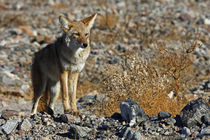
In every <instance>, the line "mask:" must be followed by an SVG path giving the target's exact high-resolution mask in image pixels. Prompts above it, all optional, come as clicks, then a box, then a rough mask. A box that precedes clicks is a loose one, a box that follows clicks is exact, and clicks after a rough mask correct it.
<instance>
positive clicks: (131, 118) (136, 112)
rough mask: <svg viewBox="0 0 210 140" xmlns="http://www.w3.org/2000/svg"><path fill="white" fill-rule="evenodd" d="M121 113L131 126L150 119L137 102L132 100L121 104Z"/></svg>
mask: <svg viewBox="0 0 210 140" xmlns="http://www.w3.org/2000/svg"><path fill="white" fill-rule="evenodd" d="M120 111H121V116H122V118H123V119H124V120H125V121H128V122H129V123H130V125H134V124H135V123H141V122H142V121H145V120H147V119H148V118H149V117H148V116H147V115H146V113H145V112H144V110H143V109H142V108H141V107H140V106H139V105H138V104H137V102H135V101H133V100H131V99H128V100H126V101H125V102H121V103H120Z"/></svg>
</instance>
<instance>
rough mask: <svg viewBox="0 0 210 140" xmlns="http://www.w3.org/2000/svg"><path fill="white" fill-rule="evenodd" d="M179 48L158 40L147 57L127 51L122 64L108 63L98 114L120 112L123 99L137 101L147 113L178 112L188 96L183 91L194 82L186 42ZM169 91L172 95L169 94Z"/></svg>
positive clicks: (106, 114)
mask: <svg viewBox="0 0 210 140" xmlns="http://www.w3.org/2000/svg"><path fill="white" fill-rule="evenodd" d="M191 47H194V46H191ZM182 48H183V49H181V50H173V51H172V50H169V49H167V48H166V47H165V44H164V43H157V47H155V48H153V51H154V52H155V53H154V54H155V55H154V56H152V57H150V59H143V58H141V57H139V56H137V55H135V56H134V55H126V56H123V59H124V62H123V63H122V64H120V65H110V66H108V67H107V68H106V70H105V72H104V74H105V76H106V79H104V86H103V88H102V90H103V91H102V92H103V93H106V94H107V98H108V100H107V101H105V102H104V103H102V104H101V105H100V104H99V105H100V106H101V110H100V115H105V116H110V115H112V114H113V113H114V112H120V110H119V104H120V102H122V101H125V100H126V99H133V100H135V101H137V102H138V103H139V105H140V106H141V107H142V108H143V109H144V110H145V112H146V113H147V114H148V115H149V116H153V115H156V114H157V113H159V112H160V111H167V112H169V113H171V114H172V116H175V115H176V114H179V112H180V110H181V109H182V108H183V107H184V106H185V105H186V104H187V102H188V100H189V98H186V97H185V94H186V93H188V89H189V88H190V87H192V86H194V85H195V84H196V83H197V81H196V79H195V76H194V75H195V73H196V70H195V68H194V67H193V64H192V60H191V57H190V53H186V49H185V46H183V47H182ZM192 50H193V49H192ZM170 92H173V93H174V96H175V97H174V98H170V97H169V96H168V94H169V93H170ZM101 111H102V114H101Z"/></svg>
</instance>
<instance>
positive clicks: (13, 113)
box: [2, 109, 19, 120]
mask: <svg viewBox="0 0 210 140" xmlns="http://www.w3.org/2000/svg"><path fill="white" fill-rule="evenodd" d="M18 115H19V112H18V111H15V110H8V109H6V110H3V111H2V118H4V119H6V120H8V119H10V118H11V117H13V116H18Z"/></svg>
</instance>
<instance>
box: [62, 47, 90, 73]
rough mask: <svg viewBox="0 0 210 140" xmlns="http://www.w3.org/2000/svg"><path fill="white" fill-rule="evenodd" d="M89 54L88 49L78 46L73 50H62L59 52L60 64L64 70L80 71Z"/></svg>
mask: <svg viewBox="0 0 210 140" xmlns="http://www.w3.org/2000/svg"><path fill="white" fill-rule="evenodd" d="M88 56H89V49H87V50H86V49H82V48H79V49H77V50H76V51H75V52H68V51H64V52H62V54H61V58H60V60H61V65H62V67H63V68H64V70H69V71H71V72H81V71H82V69H83V68H84V66H85V62H86V59H87V58H88Z"/></svg>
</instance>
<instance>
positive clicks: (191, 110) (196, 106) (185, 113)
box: [180, 98, 210, 127]
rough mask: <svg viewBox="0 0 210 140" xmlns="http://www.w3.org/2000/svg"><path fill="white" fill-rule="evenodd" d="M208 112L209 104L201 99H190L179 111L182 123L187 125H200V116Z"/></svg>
mask: <svg viewBox="0 0 210 140" xmlns="http://www.w3.org/2000/svg"><path fill="white" fill-rule="evenodd" d="M209 112H210V108H209V105H208V104H207V103H206V102H205V101H204V100H203V99H202V98H198V99H196V100H192V101H190V102H189V103H188V104H187V105H186V106H185V107H184V108H183V109H182V111H181V113H180V117H181V120H182V123H183V124H184V125H185V126H187V127H192V126H195V125H201V124H202V121H201V118H202V116H204V115H206V114H207V113H209Z"/></svg>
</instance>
